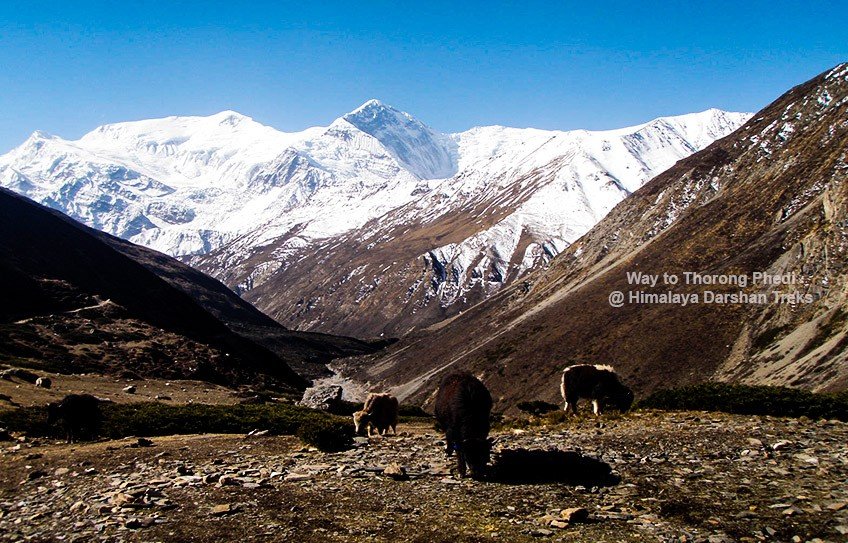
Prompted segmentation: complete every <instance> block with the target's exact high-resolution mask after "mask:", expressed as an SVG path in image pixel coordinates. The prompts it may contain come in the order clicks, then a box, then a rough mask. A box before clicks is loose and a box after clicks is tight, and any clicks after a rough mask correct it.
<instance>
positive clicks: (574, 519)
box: [559, 507, 589, 524]
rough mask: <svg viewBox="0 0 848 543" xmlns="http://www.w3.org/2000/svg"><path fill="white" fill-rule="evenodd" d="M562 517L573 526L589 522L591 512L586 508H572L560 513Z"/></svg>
mask: <svg viewBox="0 0 848 543" xmlns="http://www.w3.org/2000/svg"><path fill="white" fill-rule="evenodd" d="M559 514H560V516H561V517H562V518H563V519H565V520H566V521H567V522H570V523H572V524H574V523H578V522H586V521H587V520H589V510H588V509H586V508H585V507H570V508H568V509H563V510H562V511H560V512H559Z"/></svg>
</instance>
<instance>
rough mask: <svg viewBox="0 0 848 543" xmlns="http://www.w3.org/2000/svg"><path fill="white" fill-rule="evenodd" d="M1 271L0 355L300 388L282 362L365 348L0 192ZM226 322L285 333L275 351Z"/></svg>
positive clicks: (36, 363)
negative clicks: (284, 319)
mask: <svg viewBox="0 0 848 543" xmlns="http://www.w3.org/2000/svg"><path fill="white" fill-rule="evenodd" d="M0 276H2V279H3V284H4V285H6V289H7V295H6V296H5V301H4V303H3V304H2V307H0V327H2V334H0V337H2V339H0V359H2V360H3V361H5V362H11V363H13V364H16V365H27V366H32V367H41V368H44V369H50V370H54V371H66V372H67V371H71V372H80V371H82V372H85V371H97V372H106V373H115V374H119V375H134V376H145V375H153V374H155V375H156V376H157V377H162V378H187V377H191V378H199V379H204V380H210V381H214V382H218V383H226V384H261V385H264V386H273V387H276V388H280V387H282V388H301V387H303V386H304V384H305V382H304V380H303V379H302V378H301V377H300V376H298V375H297V374H295V373H294V372H293V371H292V369H291V368H290V367H289V366H288V365H287V363H286V362H287V361H293V362H301V363H305V362H308V361H312V362H317V363H324V362H327V361H328V360H330V359H332V358H334V357H335V356H339V355H340V354H351V353H357V354H361V353H364V352H372V351H373V347H370V346H368V345H366V344H362V343H361V342H356V341H354V340H348V339H346V338H338V339H336V338H325V337H324V336H320V335H312V334H303V333H291V332H288V331H286V330H285V329H283V328H282V327H280V326H279V325H278V324H276V323H275V322H274V321H272V320H271V319H269V318H268V317H266V316H264V315H262V314H261V313H260V312H259V311H257V310H256V309H254V308H253V307H252V306H250V305H249V304H248V303H246V302H244V301H243V300H241V299H240V298H238V297H237V296H235V294H233V293H232V292H230V291H228V289H226V287H224V286H223V285H222V284H220V283H218V282H217V281H215V280H213V279H211V278H209V277H206V276H204V275H203V274H201V273H199V272H197V271H195V270H193V269H191V268H189V267H188V266H186V265H184V264H180V263H179V262H176V261H174V260H173V259H171V258H170V257H167V256H165V255H161V254H159V253H156V252H155V251H152V250H150V249H145V248H142V247H136V246H133V245H132V244H130V243H128V242H126V241H122V240H119V239H117V238H113V237H112V236H109V235H107V234H103V233H101V232H97V231H95V230H93V229H90V228H88V227H86V226H83V225H81V224H79V223H76V222H75V221H73V220H71V219H69V218H68V217H66V216H64V215H62V214H61V213H59V212H56V211H53V210H49V209H46V208H44V207H42V206H39V205H38V204H35V203H34V202H31V201H29V200H27V199H25V198H22V197H20V196H17V195H14V194H13V193H11V192H9V191H7V190H5V189H0ZM204 306H205V307H208V308H210V311H211V312H210V311H207V310H206V309H204ZM213 313H214V315H213ZM225 322H226V324H225ZM228 325H230V326H231V327H232V328H233V329H237V330H238V329H239V327H244V328H246V329H248V330H256V329H258V330H264V331H265V335H267V336H272V335H273V336H274V337H276V341H275V342H272V343H277V344H280V343H281V341H282V339H283V338H285V337H286V336H288V339H289V342H288V345H287V346H285V348H283V345H282V344H281V345H280V348H279V349H275V351H277V352H278V354H274V353H272V352H271V351H270V350H268V349H266V348H264V347H261V346H260V345H259V344H258V343H256V342H254V341H250V340H248V339H246V338H245V337H243V336H242V335H239V334H236V333H235V332H234V331H233V330H232V329H231V328H229V327H228ZM272 332H273V334H272ZM244 335H248V334H244Z"/></svg>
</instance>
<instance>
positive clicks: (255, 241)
mask: <svg viewBox="0 0 848 543" xmlns="http://www.w3.org/2000/svg"><path fill="white" fill-rule="evenodd" d="M748 117H749V115H748V114H745V113H728V112H724V111H720V110H715V109H712V110H707V111H704V112H701V113H694V114H689V115H681V116H676V117H664V118H660V119H656V120H653V121H650V122H647V123H644V124H642V125H638V126H633V127H629V128H623V129H617V130H608V131H597V132H589V131H585V130H574V131H548V130H537V129H532V128H527V129H517V128H506V127H501V126H488V127H478V128H472V129H471V130H468V131H465V132H461V133H456V134H440V133H438V132H436V131H434V130H432V129H431V128H429V127H427V126H426V125H425V124H423V123H421V122H420V121H418V120H417V119H415V118H414V117H412V116H411V115H409V114H407V113H404V112H402V111H399V110H397V109H395V108H392V107H391V106H388V105H385V104H383V103H381V102H379V101H377V100H370V101H368V102H366V103H365V104H363V105H362V106H360V107H359V108H357V109H355V110H354V111H352V112H350V113H348V114H346V115H344V116H342V117H340V118H339V119H337V120H335V121H334V122H333V123H331V124H330V125H329V126H327V127H313V128H309V129H307V130H304V131H302V132H297V133H285V132H280V131H278V130H275V129H273V128H271V127H268V126H264V125H262V124H260V123H257V122H256V121H254V120H253V119H251V118H249V117H246V116H244V115H241V114H239V113H236V112H233V111H223V112H221V113H217V114H215V115H211V116H208V117H167V118H164V119H152V120H144V121H135V122H126V123H117V124H110V125H105V126H102V127H99V128H97V129H95V130H94V131H92V132H90V133H88V134H86V135H85V136H83V137H82V138H80V139H79V140H76V141H68V140H64V139H61V138H59V137H56V136H49V135H46V134H43V133H40V132H36V133H33V135H32V136H30V138H29V139H27V141H26V142H24V143H23V144H22V145H21V146H19V147H18V148H16V149H14V150H13V151H11V152H9V153H8V154H6V155H3V156H2V157H0V185H2V186H5V187H8V188H10V189H12V190H14V191H16V192H18V193H20V194H23V195H24V196H27V197H29V198H31V199H33V200H35V201H38V202H40V203H43V204H45V205H48V206H50V207H53V208H55V209H58V210H60V211H62V212H64V213H67V214H68V215H70V216H72V217H74V218H76V219H78V220H80V221H82V222H84V223H86V224H88V225H90V226H93V227H95V228H98V229H101V230H104V231H106V232H108V233H111V234H114V235H117V236H119V237H122V238H125V239H128V240H130V241H133V242H135V243H140V244H142V245H146V246H148V247H151V248H154V249H157V250H159V251H162V252H165V253H168V254H171V255H173V256H180V257H184V258H188V257H190V256H192V255H195V256H197V255H204V254H207V253H210V252H212V251H217V257H216V261H217V263H218V264H217V265H218V269H213V270H210V271H212V273H213V274H216V275H221V274H223V272H224V270H226V269H228V268H232V267H234V266H238V265H240V264H241V263H242V262H243V261H245V259H246V258H248V257H249V256H250V255H251V254H252V252H253V251H254V250H255V249H257V248H259V247H263V246H268V245H271V244H276V249H275V250H274V253H273V259H272V260H271V261H266V262H262V263H254V264H252V265H253V266H254V271H253V272H251V273H250V278H251V280H250V281H249V282H248V283H246V284H243V285H241V288H244V289H250V288H252V287H253V286H254V284H255V282H256V281H261V280H263V278H265V277H267V276H268V275H269V274H273V273H274V272H275V271H276V270H279V269H281V268H283V267H285V266H286V263H287V262H288V261H289V260H290V259H292V258H297V255H298V254H299V253H300V252H301V251H304V250H309V248H310V247H311V246H313V244H314V243H315V242H316V241H317V240H327V239H329V238H333V237H335V236H339V235H341V234H344V233H349V232H353V231H356V229H358V228H361V227H362V226H363V225H365V224H366V223H369V221H372V220H373V219H376V218H378V217H379V218H380V220H379V221H377V222H376V223H371V224H372V225H376V226H372V227H370V228H371V231H369V232H363V234H366V233H369V234H370V233H374V232H373V231H374V230H380V229H387V231H388V229H389V228H392V227H396V226H398V225H404V224H416V223H418V224H421V223H427V222H428V221H432V220H435V219H436V218H437V217H440V216H443V215H445V214H447V213H451V212H454V211H456V210H460V209H466V210H468V209H472V208H475V206H478V205H479V204H480V203H482V202H485V203H486V205H487V206H488V207H487V208H485V209H482V210H478V212H480V213H481V215H480V217H481V220H480V221H478V222H480V224H481V226H480V228H479V229H478V231H477V232H476V233H475V234H473V235H472V236H470V237H469V238H467V239H466V240H464V241H463V242H461V243H458V244H452V245H450V246H445V247H434V248H433V249H432V250H431V251H430V252H429V253H428V254H427V255H422V257H426V258H429V259H433V260H436V261H438V262H439V266H441V267H442V268H443V269H445V270H449V273H447V274H446V275H445V278H444V281H442V282H441V283H439V284H436V285H434V286H433V288H434V292H433V294H435V295H437V296H438V297H439V298H440V300H442V303H451V301H452V300H456V299H459V298H461V296H462V295H463V293H464V292H466V291H467V290H468V289H469V288H473V287H474V285H479V286H480V287H482V288H484V290H486V292H489V291H493V290H496V289H497V288H498V287H499V285H502V284H503V283H504V282H506V281H508V280H510V279H512V278H515V277H517V276H520V275H521V274H523V273H524V272H525V271H526V270H528V269H530V268H532V267H535V266H537V265H539V264H540V263H544V262H547V261H548V260H549V259H550V258H552V257H553V256H554V255H556V254H557V253H558V252H559V251H562V250H563V249H564V248H565V247H567V246H568V245H569V244H570V243H571V242H573V241H574V240H575V239H576V238H577V237H579V236H580V235H582V234H583V233H584V232H586V231H587V230H588V229H589V228H591V226H593V225H594V224H595V223H596V222H597V221H598V220H600V219H601V218H602V217H603V216H604V215H605V214H606V213H607V212H608V211H609V210H610V209H611V208H612V207H613V206H614V205H615V204H617V203H618V202H619V201H620V200H621V199H623V198H624V197H626V196H627V195H628V194H629V193H630V192H632V191H634V190H636V189H638V188H639V187H640V186H642V184H644V183H645V182H646V181H648V180H649V179H650V178H652V177H653V176H655V175H657V174H658V173H660V172H662V171H663V170H665V169H667V168H668V167H670V166H671V165H673V164H674V163H675V162H676V161H677V160H679V159H681V158H684V157H686V156H688V155H689V154H691V153H693V152H695V151H697V150H699V149H702V148H703V147H705V146H706V145H708V144H709V143H711V142H712V141H714V140H715V139H717V138H719V137H722V136H725V135H727V134H729V133H730V132H732V131H733V130H735V129H736V128H738V127H739V126H740V125H741V124H742V123H743V122H744V121H745V120H747V118H748ZM475 209H476V208H475ZM496 212H497V213H500V214H501V215H503V214H504V213H506V216H505V218H502V219H501V220H499V221H498V222H496V223H495V224H494V225H492V224H490V223H489V224H487V225H486V226H482V224H484V223H485V222H486V221H483V220H482V218H485V217H486V216H487V215H489V214H494V213H496ZM499 216H500V215H499ZM522 236H529V237H530V238H531V239H532V243H531V244H530V245H529V246H526V247H524V248H523V249H522V248H521V247H519V240H520V239H521V238H522ZM518 250H522V251H523V252H522V254H520V255H516V251H518ZM510 263H512V264H510ZM452 282H453V283H452ZM437 283H438V282H437ZM233 286H235V285H233Z"/></svg>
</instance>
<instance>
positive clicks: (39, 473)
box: [27, 469, 47, 481]
mask: <svg viewBox="0 0 848 543" xmlns="http://www.w3.org/2000/svg"><path fill="white" fill-rule="evenodd" d="M46 476H47V472H46V471H44V470H42V469H37V470H33V471H31V472H29V475H27V479H29V480H30V481H34V480H36V479H41V478H42V477H46Z"/></svg>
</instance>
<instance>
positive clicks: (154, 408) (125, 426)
mask: <svg viewBox="0 0 848 543" xmlns="http://www.w3.org/2000/svg"><path fill="white" fill-rule="evenodd" d="M102 413H103V420H102V425H101V429H100V435H102V436H104V437H108V438H112V439H115V438H121V437H127V436H144V437H151V436H163V435H173V434H207V433H210V434H238V433H247V432H250V431H251V430H255V429H260V430H268V431H269V433H271V434H274V435H301V431H300V430H301V429H302V428H303V427H307V429H308V431H306V430H304V431H303V432H302V433H303V436H302V437H303V438H304V440H305V441H307V443H309V444H311V445H314V446H316V447H318V448H320V449H322V450H325V446H327V447H329V449H326V450H339V447H340V446H341V443H347V444H348V445H349V440H348V441H345V440H344V439H335V440H333V439H330V438H328V437H326V434H327V433H328V432H329V431H330V430H331V429H332V432H334V433H335V434H338V435H343V434H346V432H349V433H350V435H351V436H352V434H353V424H352V423H351V422H350V421H348V420H347V419H346V418H341V417H337V416H333V415H328V414H326V413H322V412H319V411H315V410H312V409H307V408H305V407H298V406H293V405H287V404H242V405H205V404H188V405H167V404H163V403H158V402H143V403H133V404H104V405H103V406H102ZM0 427H5V428H7V429H8V430H11V431H18V432H24V433H26V434H28V435H31V436H42V437H57V438H58V437H63V433H62V430H61V428H60V427H58V426H55V425H53V426H50V425H48V424H47V411H46V408H45V407H41V406H37V407H22V408H18V409H12V410H5V411H0ZM325 430H326V431H325Z"/></svg>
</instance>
